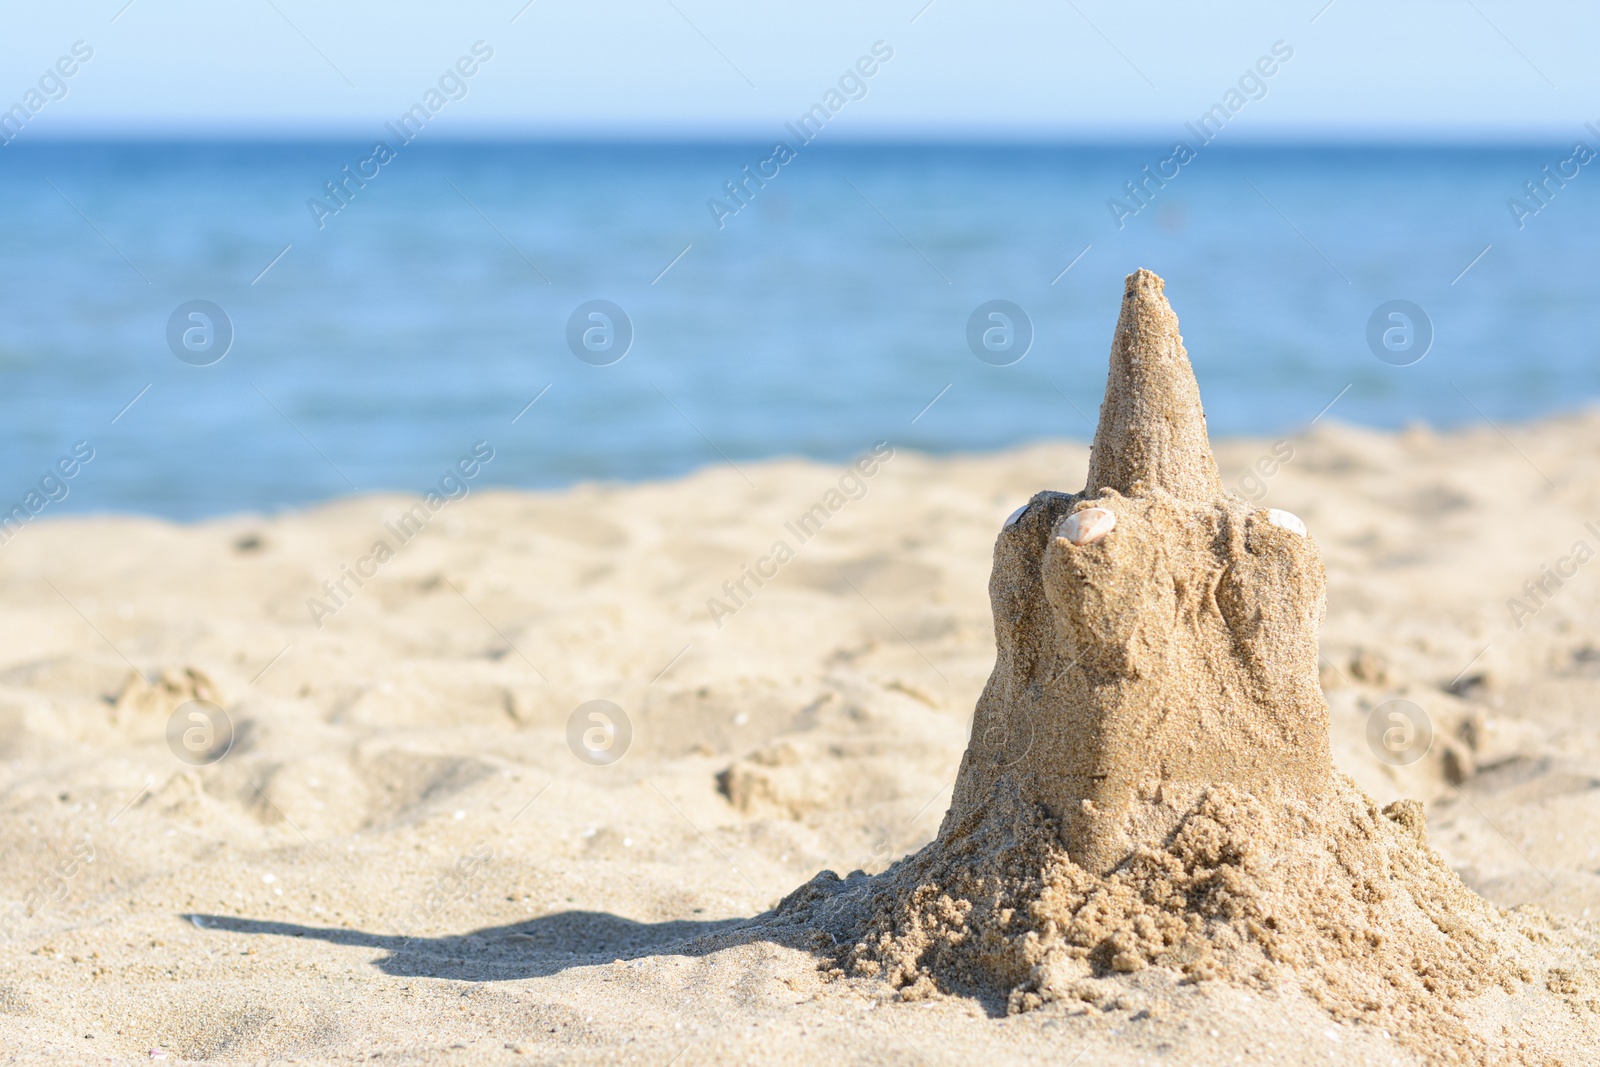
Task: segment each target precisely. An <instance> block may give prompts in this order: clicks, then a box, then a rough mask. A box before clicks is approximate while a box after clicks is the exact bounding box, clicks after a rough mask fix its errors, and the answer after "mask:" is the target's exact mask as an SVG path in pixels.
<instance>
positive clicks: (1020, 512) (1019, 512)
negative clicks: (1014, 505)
mask: <svg viewBox="0 0 1600 1067" xmlns="http://www.w3.org/2000/svg"><path fill="white" fill-rule="evenodd" d="M1031 507H1033V505H1032V504H1031V503H1030V504H1024V505H1022V506H1021V507H1020V508H1018V509H1017V510H1016V511H1013V512H1012V513H1011V516H1010V518H1008V519H1006V529H1008V530H1009V529H1011V527H1013V526H1015V525H1016V524H1017V520H1018V519H1020V518H1022V516H1023V514H1024V513H1026V512H1027V510H1028V509H1029V508H1031Z"/></svg>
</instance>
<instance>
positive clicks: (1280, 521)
mask: <svg viewBox="0 0 1600 1067" xmlns="http://www.w3.org/2000/svg"><path fill="white" fill-rule="evenodd" d="M1267 521H1268V522H1270V523H1272V525H1274V526H1281V527H1283V528H1284V529H1285V530H1288V531H1289V532H1291V533H1297V534H1299V535H1300V536H1301V537H1304V536H1305V535H1306V524H1305V523H1303V522H1301V521H1300V516H1298V515H1296V514H1295V513H1294V512H1292V511H1281V510H1279V509H1278V508H1268V509H1267Z"/></svg>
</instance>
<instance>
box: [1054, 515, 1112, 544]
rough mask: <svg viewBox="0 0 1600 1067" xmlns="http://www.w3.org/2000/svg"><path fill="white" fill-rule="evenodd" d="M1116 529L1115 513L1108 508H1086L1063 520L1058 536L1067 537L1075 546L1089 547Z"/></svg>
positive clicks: (1057, 532)
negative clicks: (1088, 545)
mask: <svg viewBox="0 0 1600 1067" xmlns="http://www.w3.org/2000/svg"><path fill="white" fill-rule="evenodd" d="M1116 528H1117V516H1116V513H1115V512H1113V511H1110V510H1108V509H1106V508H1084V509H1083V510H1082V511H1074V512H1073V513H1072V514H1071V515H1068V516H1067V517H1066V518H1065V519H1062V520H1061V526H1060V527H1059V528H1058V529H1057V531H1056V536H1058V537H1065V538H1066V539H1067V540H1068V541H1071V542H1072V543H1073V544H1075V545H1087V544H1090V543H1092V542H1095V541H1098V540H1100V538H1102V537H1104V536H1105V535H1106V534H1108V533H1110V532H1111V531H1112V530H1115V529H1116Z"/></svg>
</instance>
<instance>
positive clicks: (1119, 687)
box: [951, 270, 1333, 873]
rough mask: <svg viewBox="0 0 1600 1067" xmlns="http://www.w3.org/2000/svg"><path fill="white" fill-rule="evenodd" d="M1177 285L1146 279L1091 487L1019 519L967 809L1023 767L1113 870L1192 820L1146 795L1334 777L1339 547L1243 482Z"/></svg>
mask: <svg viewBox="0 0 1600 1067" xmlns="http://www.w3.org/2000/svg"><path fill="white" fill-rule="evenodd" d="M1162 289H1163V285H1162V281H1161V279H1160V278H1158V277H1156V276H1155V275H1154V274H1152V273H1150V272H1149V271H1143V270H1142V271H1139V272H1137V273H1135V274H1133V275H1131V276H1130V277H1129V278H1128V282H1127V290H1126V292H1125V293H1124V295H1123V302H1122V316H1121V318H1120V319H1119V321H1118V322H1117V330H1116V337H1115V340H1114V341H1113V343H1112V348H1111V368H1110V373H1109V375H1108V377H1107V381H1106V396H1105V403H1104V405H1103V406H1102V407H1101V410H1100V425H1099V429H1098V430H1097V431H1096V433H1095V439H1094V448H1093V452H1092V453H1091V456H1090V463H1089V481H1088V485H1087V486H1086V487H1085V489H1084V490H1083V492H1081V493H1076V494H1064V493H1054V492H1046V493H1040V494H1039V495H1038V496H1036V497H1034V498H1033V500H1032V501H1030V502H1029V503H1028V505H1027V506H1026V507H1025V508H1023V509H1022V511H1021V512H1020V513H1019V514H1017V515H1016V516H1014V521H1011V522H1009V523H1008V524H1007V526H1006V528H1005V529H1004V530H1003V531H1002V532H1001V534H1000V538H999V542H998V543H997V545H996V547H995V563H994V574H993V577H992V578H991V579H990V583H989V592H990V598H991V600H992V602H993V605H994V617H995V638H996V642H997V645H998V656H997V660H996V663H995V669H994V673H993V675H991V677H990V679H989V684H988V686H987V687H986V688H985V690H984V693H983V696H982V698H981V699H980V700H979V701H978V707H977V712H976V715H975V717H974V720H973V729H972V743H971V744H970V746H969V747H968V749H967V753H966V758H965V759H964V760H963V761H962V766H961V774H960V777H959V779H958V781H957V786H956V793H955V802H954V804H953V806H952V809H951V817H952V818H955V817H957V816H956V813H957V812H960V811H964V810H966V809H969V808H972V807H973V806H975V805H981V804H983V803H984V802H985V801H986V800H987V798H988V797H990V796H991V795H992V794H993V793H994V791H995V789H996V787H997V785H998V782H999V781H1000V779H1002V778H1008V779H1009V780H1010V781H1011V782H1012V783H1013V785H1014V788H1016V789H1017V790H1018V791H1019V792H1020V793H1021V794H1022V795H1023V796H1026V797H1029V798H1031V799H1033V800H1036V801H1037V802H1039V803H1042V804H1043V805H1044V806H1045V807H1046V808H1048V809H1049V810H1050V812H1051V813H1052V815H1054V816H1055V817H1056V818H1058V819H1060V820H1061V821H1062V824H1063V835H1062V836H1063V842H1064V844H1065V845H1066V846H1067V849H1068V851H1069V852H1070V853H1071V854H1072V856H1073V858H1074V859H1075V860H1076V861H1077V862H1078V863H1079V864H1081V865H1083V866H1085V867H1087V868H1088V869H1090V870H1092V871H1095V872H1096V873H1105V872H1107V871H1109V870H1111V869H1112V868H1113V867H1115V866H1116V865H1117V864H1118V863H1120V862H1121V861H1122V860H1123V859H1125V858H1126V857H1127V856H1128V855H1129V853H1130V852H1131V850H1132V849H1133V847H1134V846H1135V844H1136V843H1139V842H1147V843H1158V842H1160V841H1162V840H1164V839H1165V837H1166V835H1167V834H1168V833H1169V832H1170V830H1171V829H1172V828H1171V826H1168V825H1164V824H1162V823H1161V822H1159V821H1158V822H1157V823H1154V824H1148V823H1141V822H1140V821H1139V820H1136V819H1135V820H1131V821H1130V808H1129V802H1130V800H1131V799H1133V798H1134V797H1135V796H1136V795H1138V794H1141V793H1144V794H1153V793H1155V792H1157V791H1161V792H1163V793H1166V794H1170V793H1172V792H1173V791H1174V790H1179V791H1193V790H1194V789H1196V788H1199V787H1202V786H1205V785H1209V784H1215V783H1231V784H1233V785H1237V786H1240V787H1241V788H1246V789H1261V788H1272V789H1279V788H1281V789H1287V790H1292V791H1294V792H1296V793H1298V794H1300V795H1310V794H1315V793H1320V792H1322V791H1325V790H1326V789H1327V788H1328V783H1329V780H1330V777H1331V775H1332V773H1333V764H1332V760H1331V757H1330V755H1329V750H1328V708H1327V704H1326V702H1325V701H1324V700H1323V698H1322V690H1321V688H1320V687H1319V685H1318V682H1317V626H1318V624H1319V622H1320V621H1321V617H1322V610H1323V572H1322V561H1321V557H1320V556H1319V555H1318V553H1317V550H1316V546H1315V544H1314V543H1313V542H1312V541H1311V540H1310V539H1309V538H1308V537H1307V536H1306V534H1305V527H1304V526H1303V525H1301V524H1300V523H1299V520H1298V519H1294V518H1293V517H1292V516H1287V515H1286V514H1284V513H1281V512H1277V513H1275V512H1269V511H1266V510H1262V509H1257V508H1254V507H1252V506H1250V505H1248V504H1246V503H1245V502H1244V501H1242V500H1239V499H1237V498H1230V497H1229V496H1228V495H1227V494H1226V492H1225V491H1224V490H1223V488H1222V480H1221V479H1220V478H1219V477H1218V475H1217V466H1216V462H1215V461H1214V460H1213V459H1212V456H1211V444H1210V441H1209V439H1208V438H1207V436H1206V426H1205V415H1204V413H1203V412H1202V411H1201V407H1200V390H1199V387H1198V386H1197V385H1196V383H1195V378H1194V372H1193V370H1192V369H1191V368H1190V366H1189V358H1188V355H1187V354H1186V353H1185V352H1184V348H1183V342H1182V339H1181V338H1180V337H1179V335H1178V320H1177V316H1175V315H1174V314H1173V313H1172V309H1171V307H1169V306H1168V304H1167V301H1166V298H1165V297H1164V296H1163V295H1162Z"/></svg>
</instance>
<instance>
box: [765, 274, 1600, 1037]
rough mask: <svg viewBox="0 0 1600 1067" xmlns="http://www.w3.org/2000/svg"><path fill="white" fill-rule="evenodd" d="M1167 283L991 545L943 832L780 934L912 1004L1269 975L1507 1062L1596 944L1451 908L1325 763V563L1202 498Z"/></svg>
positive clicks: (1391, 819)
mask: <svg viewBox="0 0 1600 1067" xmlns="http://www.w3.org/2000/svg"><path fill="white" fill-rule="evenodd" d="M1163 289H1164V285H1163V282H1162V280H1161V279H1160V278H1158V277H1157V276H1156V275H1154V274H1152V273H1150V272H1149V271H1142V270H1141V271H1138V272H1136V273H1135V274H1132V275H1130V276H1129V277H1128V279H1127V285H1126V289H1125V292H1124V295H1123V303H1122V313H1121V318H1120V320H1119V321H1118V323H1117V328H1116V335H1115V339H1114V341H1113V344H1112V350H1111V365H1110V372H1109V375H1108V379H1107V386H1106V396H1105V401H1104V404H1103V406H1102V408H1101V412H1100V423H1099V427H1098V430H1097V432H1096V435H1095V440H1094V446H1093V454H1092V457H1091V460H1090V466H1089V477H1088V485H1087V486H1086V487H1085V489H1084V490H1083V491H1082V492H1078V493H1061V492H1042V493H1039V494H1038V495H1036V496H1035V497H1034V498H1033V499H1032V500H1031V501H1030V502H1029V503H1028V504H1027V505H1026V506H1025V507H1023V508H1021V509H1019V510H1018V511H1017V512H1016V513H1015V514H1013V515H1012V516H1011V518H1010V519H1008V520H1007V521H1006V523H1005V525H1004V527H1003V528H1002V529H1001V531H1000V532H999V535H998V539H997V542H996V545H995V550H994V569H993V572H992V576H991V579H990V585H989V589H990V600H991V604H992V607H993V612H994V626H995V639H996V646H997V648H996V661H995V666H994V671H993V673H992V674H991V676H990V678H989V682H988V684H987V686H986V687H985V689H984V691H983V694H982V696H981V698H980V699H979V701H978V704H977V708H976V712H975V715H974V719H973V727H972V732H971V736H970V739H969V742H968V747H967V751H966V754H965V756H964V758H963V760H962V764H961V769H960V773H959V776H958V778H957V782H956V786H955V792H954V797H953V800H952V803H951V807H950V810H949V812H948V813H947V814H946V816H945V819H944V822H943V824H942V825H941V827H940V830H939V833H938V836H937V837H936V839H935V840H934V841H933V842H932V843H930V844H929V845H928V846H927V847H925V848H924V849H922V850H921V851H920V852H918V853H916V854H915V855H913V856H910V857H908V858H906V859H905V860H902V861H901V862H899V863H898V864H896V865H895V866H894V867H892V868H890V870H888V871H887V872H885V873H884V874H883V875H880V876H878V877H875V878H869V877H867V876H866V875H864V874H862V873H861V872H855V873H854V874H852V875H851V876H850V877H849V878H847V879H840V878H839V877H837V876H836V875H834V874H832V873H831V872H824V873H823V874H822V875H819V876H818V877H817V878H815V879H813V880H812V881H811V882H810V883H808V884H807V885H805V886H803V887H802V888H801V889H799V890H797V891H795V892H794V893H793V894H791V895H790V896H789V897H788V898H787V899H786V900H785V901H784V902H783V903H782V904H781V905H780V906H779V908H778V910H777V912H776V913H775V918H776V919H778V920H779V921H788V922H793V923H798V924H803V925H806V926H809V927H810V928H811V929H812V930H813V932H814V933H813V936H814V937H815V938H816V944H817V946H818V948H819V950H820V951H821V952H822V954H823V955H824V956H825V958H826V959H827V960H828V961H829V962H828V966H829V967H831V969H832V973H834V974H835V975H838V976H841V977H846V976H873V977H879V978H887V979H888V980H889V981H890V982H891V983H892V984H893V985H894V986H896V987H898V989H899V990H900V993H899V995H900V996H901V997H903V998H907V999H915V998H916V997H919V996H926V995H931V994H933V993H935V992H939V991H944V992H956V993H969V994H973V995H978V996H980V997H988V998H995V997H999V998H1003V1003H1005V1004H1006V1005H1007V1007H1008V1009H1009V1010H1011V1011H1021V1010H1027V1009H1030V1008H1033V1007H1037V1006H1040V1005H1043V1004H1045V1003H1048V1002H1051V1001H1057V1002H1059V1001H1068V1002H1073V1003H1085V1004H1091V1005H1092V1004H1094V1003H1096V1002H1097V1001H1098V1002H1104V1000H1105V998H1107V997H1108V996H1111V997H1114V996H1115V995H1116V994H1115V984H1116V979H1117V977H1118V976H1119V975H1124V974H1130V973H1132V972H1136V971H1140V970H1143V969H1145V968H1147V967H1160V968H1166V969H1167V972H1168V973H1170V974H1171V975H1172V976H1173V977H1174V980H1176V981H1189V982H1198V981H1206V980H1223V981H1230V982H1235V983H1243V984H1246V985H1249V986H1252V987H1254V988H1258V989H1263V990H1280V989H1282V987H1284V986H1286V985H1287V986H1292V987H1293V988H1295V989H1297V990H1298V991H1299V992H1300V993H1303V994H1305V995H1309V996H1311V997H1312V998H1314V1000H1315V1001H1316V1002H1317V1003H1319V1004H1320V1005H1321V1006H1322V1007H1323V1008H1324V1009H1325V1010H1327V1011H1328V1012H1329V1013H1330V1014H1331V1015H1332V1016H1333V1017H1334V1018H1336V1019H1342V1020H1350V1021H1361V1022H1365V1023H1369V1024H1372V1025H1374V1026H1376V1027H1379V1028H1383V1029H1385V1030H1387V1031H1392V1032H1393V1033H1394V1034H1395V1035H1396V1036H1397V1037H1399V1038H1400V1039H1401V1040H1404V1041H1407V1042H1409V1043H1411V1044H1412V1045H1414V1046H1417V1047H1419V1048H1421V1049H1423V1050H1424V1051H1425V1052H1426V1054H1427V1055H1428V1056H1429V1057H1430V1058H1431V1059H1434V1060H1436V1061H1439V1062H1486V1061H1491V1060H1493V1061H1498V1060H1502V1059H1504V1060H1507V1061H1509V1062H1517V1061H1519V1060H1520V1054H1519V1053H1517V1052H1516V1050H1515V1049H1510V1048H1507V1047H1505V1046H1504V1044H1503V1040H1502V1039H1501V1038H1499V1037H1497V1036H1496V1035H1497V1034H1498V1033H1499V1031H1498V1030H1497V1028H1496V1026H1495V1025H1493V1024H1492V1023H1491V1022H1489V1021H1486V1020H1487V1019H1488V1018H1489V1017H1488V1016H1487V1015H1484V1011H1485V1010H1486V1009H1485V1008H1484V1005H1485V1004H1488V1003H1490V1002H1491V1001H1492V1000H1493V999H1494V997H1496V996H1497V997H1499V998H1500V1003H1502V1004H1504V1003H1505V1002H1507V998H1516V997H1519V996H1521V997H1524V998H1526V997H1528V996H1534V995H1537V996H1545V995H1546V990H1547V989H1548V990H1556V989H1565V988H1572V989H1577V988H1587V986H1586V985H1584V983H1585V982H1589V981H1591V980H1592V974H1591V972H1593V971H1595V967H1594V963H1593V959H1592V958H1591V957H1592V954H1590V953H1587V952H1586V951H1585V950H1584V949H1583V948H1582V947H1581V945H1582V943H1583V942H1582V939H1581V938H1576V937H1570V938H1569V937H1567V936H1566V935H1564V934H1562V933H1561V932H1559V930H1557V929H1556V928H1555V927H1554V926H1550V925H1548V924H1545V925H1543V926H1541V927H1540V928H1539V929H1538V930H1531V929H1530V928H1529V926H1528V924H1529V922H1530V920H1528V919H1526V918H1522V917H1519V918H1517V919H1516V921H1512V919H1511V918H1510V917H1508V915H1507V914H1506V913H1503V912H1501V911H1500V910H1499V909H1498V908H1495V907H1494V906H1492V905H1491V904H1489V903H1488V902H1486V901H1484V900H1483V899H1481V898H1480V897H1478V896H1476V895H1475V894H1473V893H1471V892H1470V891H1469V890H1467V889H1466V888H1465V887H1464V886H1463V885H1462V884H1461V882H1460V880H1459V879H1458V878H1457V877H1456V875H1455V874H1454V873H1453V872H1452V871H1451V870H1450V869H1449V868H1448V867H1447V866H1446V865H1445V864H1444V863H1443V862H1442V861H1441V860H1440V859H1439V857H1438V856H1437V855H1436V854H1435V853H1434V852H1433V851H1432V850H1431V849H1430V848H1429V847H1428V845H1427V838H1426V832H1425V828H1424V824H1423V813H1422V806H1421V805H1420V804H1418V803H1415V802H1411V801H1402V802H1399V803H1396V804H1392V805H1390V806H1389V807H1388V808H1385V809H1383V810H1381V811H1380V810H1379V808H1378V807H1377V805H1376V804H1375V803H1373V801H1371V800H1370V799H1369V798H1368V797H1366V796H1365V795H1364V794H1363V793H1362V792H1361V791H1360V790H1359V789H1358V788H1357V787H1356V786H1355V784H1354V783H1353V782H1351V781H1350V780H1349V779H1348V778H1346V777H1345V776H1343V775H1342V774H1339V773H1338V772H1337V771H1336V770H1335V769H1334V767H1333V763H1332V759H1331V755H1330V748H1329V719H1328V707H1327V704H1326V702H1325V701H1324V699H1323V696H1322V692H1321V689H1320V687H1319V684H1318V677H1317V630H1318V626H1319V624H1320V621H1321V618H1322V612H1323V591H1324V572H1323V568H1322V563H1321V558H1320V555H1319V553H1318V550H1317V547H1316V544H1315V541H1314V540H1313V539H1312V537H1311V536H1310V535H1309V534H1308V532H1307V530H1306V528H1305V525H1304V524H1303V523H1302V522H1301V521H1300V520H1299V519H1297V518H1296V517H1295V516H1293V515H1290V514H1287V513H1283V512H1274V511H1267V510H1263V509H1259V508H1256V507H1254V506H1252V505H1249V504H1247V503H1245V502H1244V501H1242V500H1240V499H1237V498H1235V497H1231V496H1230V495H1228V494H1227V493H1226V492H1225V490H1224V489H1223V486H1222V482H1221V480H1220V478H1219V477H1218V474H1217V468H1216V463H1215V461H1214V459H1213V457H1212V454H1211V449H1210V444H1209V440H1208V438H1207V434H1206V427H1205V417H1204V414H1203V413H1202V411H1201V406H1200V395H1199V389H1198V386H1197V385H1196V382H1195V378H1194V373H1193V370H1192V368H1191V367H1190V364H1189V360H1188V356H1187V353H1186V352H1185V350H1184V347H1183V343H1182V339H1181V338H1180V336H1179V333H1178V322H1177V318H1176V316H1175V315H1174V314H1173V311H1172V309H1171V307H1170V306H1169V305H1168V303H1167V301H1166V298H1165V295H1164V292H1163ZM1564 938H1565V940H1563V939H1564ZM1580 971H1581V972H1582V973H1583V974H1585V975H1590V977H1588V978H1584V979H1583V980H1582V981H1577V980H1576V979H1573V978H1572V977H1571V976H1572V975H1575V974H1578V973H1579V972H1580ZM1530 983H1531V984H1532V987H1533V989H1532V991H1525V990H1527V989H1528V987H1529V984H1530ZM1108 989H1110V990H1111V991H1110V992H1108ZM1491 994H1492V996H1491ZM1568 999H1570V1000H1571V1001H1572V1003H1571V1005H1569V1006H1570V1007H1572V1008H1573V1010H1574V1011H1577V1012H1579V1013H1580V1014H1581V1013H1583V1012H1588V1011H1593V1010H1596V1009H1595V1005H1594V1003H1593V1002H1582V1001H1581V998H1577V997H1576V996H1573V997H1569V998H1568ZM1524 1002H1525V1001H1524ZM1089 1010H1093V1009H1092V1008H1091V1009H1089ZM1497 1042H1501V1043H1499V1044H1497ZM1536 1059H1537V1057H1536Z"/></svg>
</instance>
